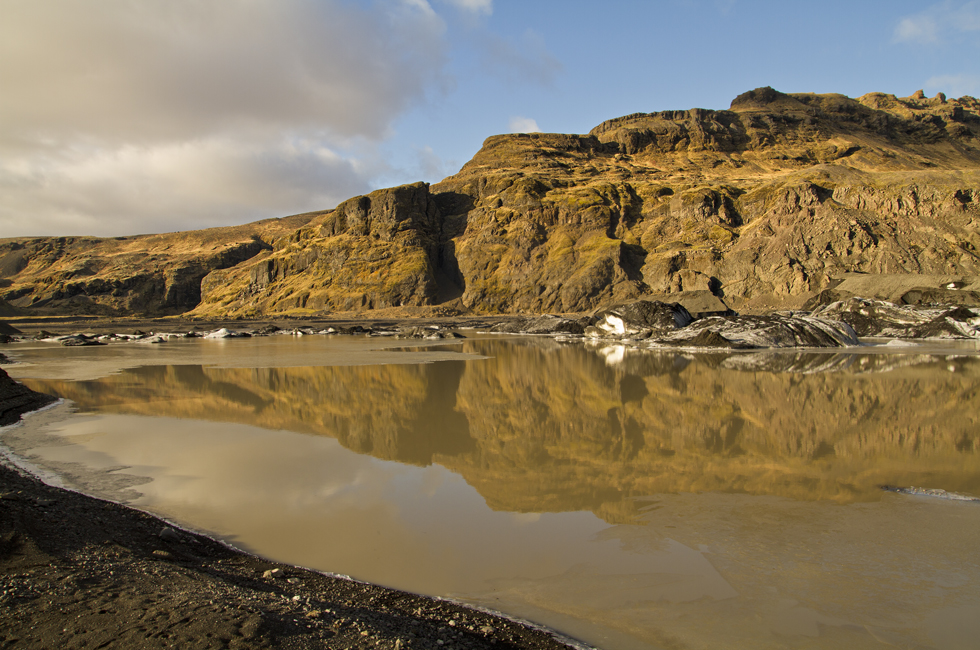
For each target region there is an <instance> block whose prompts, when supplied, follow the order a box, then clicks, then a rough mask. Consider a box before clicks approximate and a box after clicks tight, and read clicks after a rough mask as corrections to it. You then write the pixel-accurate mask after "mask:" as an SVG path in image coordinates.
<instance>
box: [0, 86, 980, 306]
mask: <svg viewBox="0 0 980 650" xmlns="http://www.w3.org/2000/svg"><path fill="white" fill-rule="evenodd" d="M978 224H980V102H978V101H977V100H976V99H974V98H972V97H961V98H960V99H950V100H947V99H946V98H945V97H942V96H937V97H936V98H933V99H927V98H924V97H922V96H921V95H919V94H916V95H913V96H912V97H905V98H897V97H895V96H892V95H885V94H882V93H871V94H868V95H864V96H862V97H859V98H857V99H851V98H848V97H844V96H842V95H813V94H792V95H787V94H783V93H780V92H777V91H775V90H773V89H771V88H762V89H757V90H754V91H751V92H748V93H745V94H743V95H740V96H739V97H737V98H736V99H735V100H734V101H733V102H732V105H731V108H730V109H729V110H722V111H713V110H704V109H692V110H688V111H664V112H660V113H638V114H634V115H628V116H625V117H621V118H617V119H614V120H609V121H607V122H604V123H603V124H600V125H599V126H597V127H596V128H594V129H593V130H592V131H591V132H590V133H589V134H586V135H563V134H541V133H537V134H515V135H500V136H493V137H491V138H488V139H487V140H486V142H485V143H484V145H483V147H482V149H481V150H480V151H479V152H477V154H476V155H475V156H474V157H473V159H472V160H471V161H469V162H468V163H466V165H464V166H463V168H462V169H461V170H460V172H459V173H458V174H456V175H454V176H451V177H449V178H447V179H445V180H443V181H442V182H440V183H438V184H436V185H433V186H431V187H430V186H428V185H426V184H424V183H416V184H413V185H407V186H402V187H397V188H389V189H385V190H379V191H377V192H373V193H371V194H369V195H367V196H362V197H356V198H353V199H350V200H348V201H346V202H344V203H342V204H341V205H340V206H338V207H337V209H336V210H334V211H330V212H325V213H320V214H318V215H313V216H310V215H307V216H306V218H305V220H304V221H303V222H302V223H301V224H299V223H298V224H295V225H294V226H293V228H292V229H291V230H290V231H288V232H286V231H283V232H280V233H279V234H278V235H275V236H273V235H274V233H271V232H269V233H267V235H268V236H267V235H262V236H261V238H260V239H261V242H263V244H264V243H268V244H269V245H259V246H258V247H257V248H255V246H253V248H255V250H252V249H251V248H249V249H244V248H234V247H233V246H231V244H230V243H229V248H228V250H227V251H226V252H225V253H223V254H224V257H223V258H220V259H216V258H215V257H214V255H215V254H216V251H210V250H209V251H208V252H207V253H206V254H205V252H204V251H202V250H197V252H196V253H195V255H197V257H194V260H196V261H195V262H194V263H191V262H190V261H187V263H186V264H185V263H184V262H181V261H179V260H177V258H174V257H171V256H168V255H169V254H165V253H163V252H158V253H157V255H158V256H159V259H158V260H157V262H152V261H147V262H145V263H139V262H137V261H135V260H134V261H132V262H127V263H126V264H122V265H117V266H111V265H108V266H107V265H106V264H105V263H104V260H105V259H106V258H107V257H109V256H110V253H109V252H107V251H110V250H111V241H110V240H91V239H87V240H84V242H82V241H81V240H78V241H75V240H72V244H71V247H73V250H76V251H78V250H82V249H85V250H87V251H89V255H88V256H87V257H86V256H85V255H82V254H81V253H78V252H76V253H75V254H74V256H69V257H66V256H65V255H63V254H60V253H57V251H56V250H55V249H57V248H58V246H61V245H62V244H59V242H64V241H65V240H55V239H46V240H31V242H32V243H28V242H27V241H25V240H17V241H16V242H13V243H11V242H6V243H0V283H6V287H3V286H0V297H2V298H4V299H5V300H7V301H8V302H9V303H10V304H11V305H13V306H14V307H20V308H26V307H32V308H35V309H36V308H38V307H41V306H47V307H49V308H57V309H70V308H71V309H80V308H81V306H82V305H84V304H87V302H94V303H97V304H98V305H109V306H111V307H112V308H114V309H117V310H120V311H125V310H138V309H148V310H154V309H155V310H171V311H181V310H187V309H191V308H193V307H195V306H196V309H195V311H194V314H196V315H200V316H206V317H226V316H251V315H263V314H281V313H295V314H309V313H316V312H322V311H332V310H351V309H371V308H379V307H398V306H400V305H405V306H420V305H435V304H444V303H450V302H451V303H452V305H453V306H455V307H458V308H463V309H468V310H472V311H474V312H487V313H489V312H512V313H546V312H583V311H589V310H592V309H595V308H597V307H601V306H605V305H609V304H612V303H618V302H625V301H628V300H633V299H636V298H640V297H650V296H656V297H657V298H658V299H660V300H663V301H665V302H673V301H672V300H670V296H671V295H677V294H680V293H690V292H711V293H712V294H714V295H715V296H718V297H721V298H723V299H724V301H725V303H726V304H727V305H728V306H729V307H732V308H734V309H736V310H739V309H764V308H777V307H781V308H798V307H800V306H801V305H803V304H804V303H805V302H807V301H808V300H810V299H815V298H816V297H817V296H818V295H824V298H823V299H820V300H818V301H817V304H825V303H827V302H832V301H833V300H837V299H840V298H846V297H848V296H849V295H854V294H841V295H829V294H825V293H824V292H827V291H834V290H835V287H837V285H838V284H839V283H840V282H841V278H843V277H844V276H845V274H852V275H853V274H871V275H875V276H877V275H882V274H884V275H888V276H890V277H900V276H908V275H910V274H911V275H915V276H925V275H928V276H932V277H950V278H953V281H952V282H953V283H954V284H955V283H956V282H959V284H960V285H963V286H962V287H957V288H956V289H955V291H959V293H955V295H952V294H951V295H946V294H942V292H939V293H935V292H933V293H930V292H929V290H930V289H933V290H938V289H940V288H941V287H938V286H932V285H929V284H916V283H914V282H913V283H911V284H910V285H909V286H908V288H907V289H906V291H905V292H904V293H903V295H905V294H906V293H907V294H908V297H907V299H906V302H916V301H918V302H922V301H926V302H928V301H932V300H942V301H944V302H953V303H957V304H974V303H975V302H976V301H977V298H976V295H980V293H977V291H980V285H978V286H976V287H974V286H973V285H974V284H975V283H976V281H977V278H978V277H980V256H978V251H980V234H978V233H980V229H978ZM284 225H285V224H284ZM186 236H187V237H188V240H187V241H189V242H190V241H193V233H187V234H186ZM178 240H179V238H178V239H177V240H174V241H175V242H176V241H178ZM147 241H149V240H147ZM236 241H237V240H236ZM246 243H247V242H244V243H243V242H239V243H238V244H236V245H237V246H241V245H243V244H246ZM141 245H142V244H141ZM147 245H148V244H147ZM18 246H19V248H18ZM192 247H193V246H192ZM137 248H138V246H137ZM203 248H205V247H203V246H202V247H199V249H203ZM232 248H234V250H235V251H238V252H232ZM134 250H135V249H134ZM154 250H155V251H160V250H161V249H159V248H156V249H154ZM236 255H237V258H236ZM246 258H247V259H246ZM69 260H72V261H71V263H70V264H69ZM243 260H244V261H243ZM122 268H125V269H126V271H125V272H123V271H122V270H120V269H122ZM113 269H116V270H113ZM168 274H169V275H168ZM79 278H83V280H80V279H79ZM202 278H203V280H202ZM97 281H98V282H97ZM99 282H101V283H102V284H99ZM967 285H969V286H967ZM942 286H943V287H944V286H945V285H942ZM964 287H966V288H967V289H969V291H966V292H963V291H960V290H961V289H963V288H964ZM913 289H914V290H915V291H917V293H915V292H913V293H909V292H910V291H911V290H913ZM117 293H118V294H119V295H118V296H117V295H116V294H117ZM940 294H942V295H940ZM974 294H976V295H974ZM865 295H867V294H865ZM109 296H111V297H109ZM868 297H871V296H868ZM876 297H881V298H885V297H887V296H876ZM896 300H897V298H896ZM198 301H200V302H199V304H198Z"/></svg>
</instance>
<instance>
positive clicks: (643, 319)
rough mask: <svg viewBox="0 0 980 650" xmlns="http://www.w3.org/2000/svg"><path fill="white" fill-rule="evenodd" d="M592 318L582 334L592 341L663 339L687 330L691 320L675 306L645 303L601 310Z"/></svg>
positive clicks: (644, 301) (656, 302)
mask: <svg viewBox="0 0 980 650" xmlns="http://www.w3.org/2000/svg"><path fill="white" fill-rule="evenodd" d="M594 318H595V324H594V325H593V326H592V327H589V328H588V329H587V330H586V332H585V334H586V335H587V336H591V337H595V338H603V337H618V338H629V337H635V336H638V335H639V336H644V337H647V336H664V335H666V334H669V333H671V332H673V331H675V330H678V329H681V328H683V327H687V326H688V325H690V324H691V322H692V321H693V320H694V319H693V318H692V317H691V314H689V313H688V311H687V310H686V309H684V307H683V306H681V305H680V304H679V303H676V302H675V303H671V304H667V303H663V302H660V301H653V302H648V301H646V300H638V301H635V302H630V303H626V304H624V305H618V306H616V307H612V308H609V309H603V310H601V311H599V312H596V313H595V314H594Z"/></svg>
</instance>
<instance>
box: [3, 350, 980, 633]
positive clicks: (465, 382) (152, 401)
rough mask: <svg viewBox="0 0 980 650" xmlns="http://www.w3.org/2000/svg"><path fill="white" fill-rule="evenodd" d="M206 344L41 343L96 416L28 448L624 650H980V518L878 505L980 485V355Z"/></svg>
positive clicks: (410, 586)
mask: <svg viewBox="0 0 980 650" xmlns="http://www.w3.org/2000/svg"><path fill="white" fill-rule="evenodd" d="M229 344H230V345H229ZM183 345H184V343H183V342H178V343H174V344H168V345H165V346H157V347H152V348H150V347H147V346H144V347H145V348H147V350H146V351H145V352H142V353H141V355H142V356H141V358H139V359H135V360H132V359H129V357H128V355H130V354H131V353H129V352H123V351H120V348H122V347H123V346H111V348H109V349H107V348H96V349H92V348H89V349H87V350H86V351H85V352H84V353H83V354H84V355H86V356H82V355H81V354H77V352H78V351H77V350H72V349H64V348H62V349H59V350H55V349H52V348H46V347H44V346H40V347H34V348H31V349H29V348H27V347H25V348H23V349H16V350H15V351H16V352H18V353H19V354H20V355H21V357H22V358H23V360H25V361H31V362H32V363H33V364H34V365H31V366H25V367H23V368H22V369H21V376H24V375H28V374H29V375H31V376H32V377H33V378H31V379H25V380H24V381H25V383H28V384H29V385H30V386H31V387H32V388H34V389H36V390H43V391H45V392H50V393H55V394H58V395H60V396H64V397H66V398H68V399H69V400H71V402H70V407H68V406H66V407H61V408H60V409H56V410H54V411H51V412H46V413H45V414H42V415H40V416H35V418H32V422H31V424H30V426H26V427H20V428H17V429H12V430H8V431H7V432H6V433H5V434H4V437H3V441H4V442H5V443H6V444H8V445H9V446H11V447H13V448H14V449H15V450H16V451H17V452H18V453H20V454H21V455H23V456H29V457H30V460H31V462H33V463H35V464H37V465H40V466H43V467H47V468H49V469H50V470H52V471H55V472H57V473H58V474H59V475H60V476H62V477H63V480H65V481H66V482H68V483H69V484H75V485H81V486H83V487H85V488H86V489H88V490H89V491H93V492H101V493H102V494H105V495H109V496H112V497H114V498H117V499H120V500H126V501H129V502H131V503H133V504H135V505H138V506H140V507H143V508H145V509H148V510H152V511H154V512H157V513H160V514H163V515H164V516H167V517H170V518H172V519H175V520H179V521H181V522H184V523H186V524H187V525H190V526H192V527H194V528H197V529H201V530H205V531H208V532H211V533H213V534H216V535H218V536H220V537H222V538H224V539H227V540H229V541H231V542H233V543H235V544H236V545H238V546H240V547H243V548H246V549H248V550H251V551H254V552H257V553H260V554H262V555H265V556H269V557H272V558H275V559H277V560H283V561H287V562H291V563H296V564H301V565H304V566H309V567H314V568H319V569H322V570H326V571H331V572H336V573H342V574H347V575H351V576H354V577H357V578H360V579H364V580H369V581H372V582H377V583H380V584H385V585H389V586H394V587H398V588H402V589H407V590H411V591H415V592H421V593H427V594H432V595H440V596H450V597H454V598H459V599H461V600H465V601H467V602H471V603H475V604H479V605H483V606H487V607H491V608H493V609H497V610H500V611H504V612H507V613H511V614H514V615H518V616H523V617H526V618H529V619H532V620H535V621H538V622H541V623H545V624H548V625H551V626H553V627H555V628H557V629H560V630H562V631H564V632H566V633H568V634H571V635H573V636H576V637H579V638H582V639H583V640H585V641H587V642H589V643H592V644H595V645H597V646H601V647H603V648H688V647H690V648H700V647H726V648H733V647H735V648H737V647H746V648H841V647H843V648H865V647H877V646H879V645H881V646H882V647H886V646H887V645H888V644H894V645H898V646H907V647H923V648H959V647H962V648H968V647H974V644H975V640H976V639H977V638H980V563H978V562H977V560H976V548H977V546H976V540H977V539H978V538H980V504H976V503H963V502H951V501H944V500H941V499H931V498H922V497H912V496H908V495H903V494H895V493H891V492H884V491H882V490H881V489H880V486H882V485H900V486H911V485H916V486H923V487H929V488H942V489H945V490H950V491H955V492H959V493H964V494H969V495H974V496H980V454H978V451H980V428H978V426H977V424H978V422H977V419H978V413H977V408H976V404H978V403H980V401H978V397H980V365H978V364H980V358H978V357H977V356H976V354H977V352H976V349H975V348H974V347H970V346H965V347H963V346H960V347H956V346H943V345H932V346H918V347H915V346H913V347H909V348H902V349H901V352H900V353H891V352H890V351H889V349H888V348H884V347H882V348H877V349H874V350H867V351H861V352H860V353H858V352H848V353H840V354H830V353H825V352H808V353H757V354H737V355H734V356H732V355H690V354H681V353H675V352H666V353H654V352H643V351H637V350H630V349H626V348H622V347H619V346H598V347H588V346H586V345H583V344H562V343H557V342H555V341H553V340H551V339H544V338H528V339H514V338H509V339H502V338H490V337H487V338H474V339H472V340H466V341H463V342H461V343H459V344H456V345H452V346H443V347H441V348H439V349H436V350H431V351H425V350H420V349H419V348H417V347H415V348H405V349H397V348H398V347H400V346H402V345H403V344H400V343H397V342H393V341H387V342H385V343H384V344H383V345H384V346H385V347H387V349H386V350H383V351H379V350H376V349H375V348H377V347H378V346H379V345H382V344H381V343H379V342H378V341H377V340H372V339H367V338H363V339H356V338H355V339H350V338H345V339H336V338H334V339H328V338H326V337H305V338H304V339H292V338H289V337H274V339H271V342H270V339H257V340H254V341H229V342H225V343H224V344H222V343H221V342H195V343H193V344H190V345H188V346H186V347H183V348H182V347H181V346H183ZM209 345H219V346H223V347H221V348H220V353H216V352H215V350H218V349H219V348H211V347H209ZM133 347H134V346H133V345H128V346H125V348H126V349H127V350H131V349H133ZM270 350H274V352H270ZM72 355H75V356H72ZM112 355H115V356H116V357H119V356H120V355H124V356H127V359H126V361H125V362H124V363H120V362H119V360H118V358H117V359H115V360H113V361H111V362H110V361H108V360H107V359H106V357H107V356H112ZM372 355H375V356H374V357H373V358H372ZM426 360H431V362H429V363H421V361H426ZM399 361H401V362H400V363H399ZM113 363H115V364H116V366H115V367H114V368H113V367H112V364H113ZM350 363H356V364H360V365H345V364H350ZM100 364H101V365H100ZM250 366H254V367H250ZM84 367H88V368H89V369H90V370H91V372H88V373H87V374H86V373H84V372H83V373H81V374H80V375H79V376H84V377H87V378H86V379H84V380H81V381H70V380H67V379H65V378H64V377H65V375H66V374H67V373H68V372H69V371H76V372H77V371H79V370H80V369H81V368H84ZM15 368H17V366H10V367H9V370H10V371H11V374H15V372H14V369H15ZM46 368H48V369H50V370H49V371H48V374H47V375H46V374H45V373H46ZM110 370H114V371H115V372H113V374H105V373H106V372H109V371H110ZM45 376H47V377H50V378H49V379H45V378H44V377H45ZM69 411H70V412H69Z"/></svg>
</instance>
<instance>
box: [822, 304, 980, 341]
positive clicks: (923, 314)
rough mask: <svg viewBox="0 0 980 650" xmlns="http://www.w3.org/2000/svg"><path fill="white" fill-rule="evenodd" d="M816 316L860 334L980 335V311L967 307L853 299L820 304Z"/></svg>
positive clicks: (971, 336) (924, 336)
mask: <svg viewBox="0 0 980 650" xmlns="http://www.w3.org/2000/svg"><path fill="white" fill-rule="evenodd" d="M812 315H813V316H815V317H819V318H832V319H837V320H841V321H843V322H845V323H847V324H848V325H850V326H851V327H853V328H854V331H855V332H857V333H858V335H859V336H883V337H884V336H889V337H897V338H980V314H978V313H977V311H975V310H972V309H969V308H966V307H946V308H939V309H935V308H933V309H925V308H920V307H915V306H912V305H896V304H894V303H890V302H885V301H883V300H867V299H864V298H850V299H848V300H843V301H839V302H834V303H831V304H829V305H826V306H824V307H820V308H819V309H816V310H814V311H813V313H812Z"/></svg>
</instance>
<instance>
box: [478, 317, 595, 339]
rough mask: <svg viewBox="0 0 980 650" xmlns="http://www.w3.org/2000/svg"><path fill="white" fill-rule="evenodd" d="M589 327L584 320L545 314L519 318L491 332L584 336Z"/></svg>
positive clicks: (498, 325)
mask: <svg viewBox="0 0 980 650" xmlns="http://www.w3.org/2000/svg"><path fill="white" fill-rule="evenodd" d="M586 327H588V324H587V322H585V320H583V319H570V318H562V317H561V316H552V315H550V314H545V315H543V316H537V317H534V318H518V319H515V320H509V321H505V322H503V323H498V324H496V325H494V326H493V327H491V328H490V331H491V332H498V333H503V334H573V335H577V334H582V333H583V332H584V331H585V328H586Z"/></svg>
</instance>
